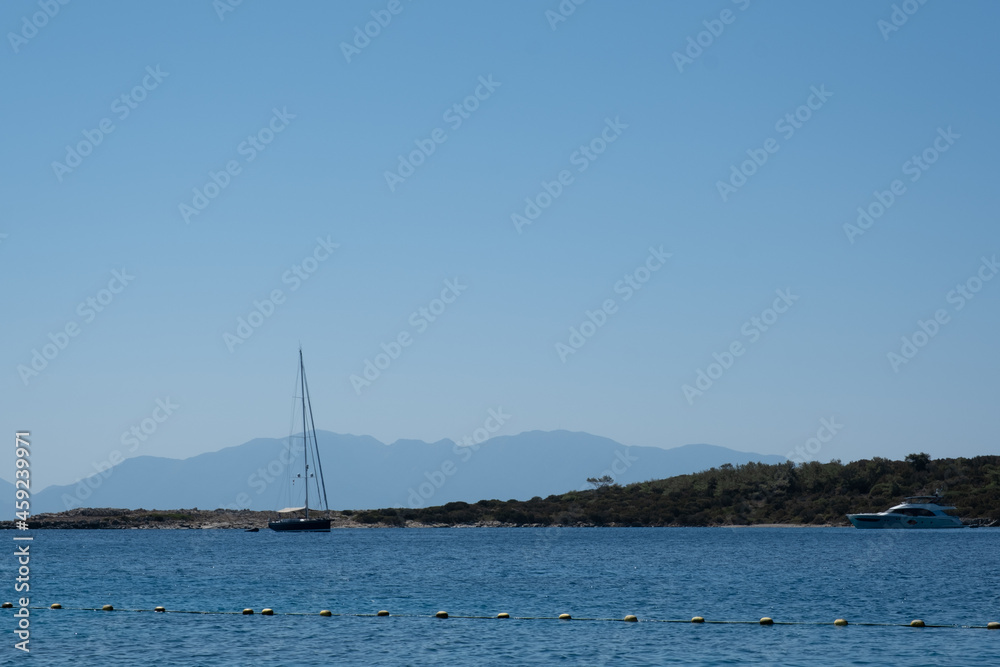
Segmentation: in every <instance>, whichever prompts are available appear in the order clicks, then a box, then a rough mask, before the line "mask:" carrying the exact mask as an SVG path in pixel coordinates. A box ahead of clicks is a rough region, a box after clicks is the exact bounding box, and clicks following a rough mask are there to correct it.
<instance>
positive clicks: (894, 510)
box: [847, 494, 965, 528]
mask: <svg viewBox="0 0 1000 667" xmlns="http://www.w3.org/2000/svg"><path fill="white" fill-rule="evenodd" d="M954 509H955V508H954V507H952V506H951V505H946V504H945V503H944V501H943V500H942V499H941V496H939V495H937V494H935V495H933V496H910V497H909V498H906V499H904V502H902V503H900V504H899V505H896V506H894V507H890V508H889V509H887V510H886V511H884V512H879V513H878V514H848V515H847V518H848V519H849V520H850V522H851V523H852V524H854V527H855V528H965V525H964V524H963V523H962V520H961V519H959V518H958V517H957V516H954V515H951V514H948V513H947V512H948V511H949V510H954Z"/></svg>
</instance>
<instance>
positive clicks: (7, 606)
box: [0, 602, 14, 609]
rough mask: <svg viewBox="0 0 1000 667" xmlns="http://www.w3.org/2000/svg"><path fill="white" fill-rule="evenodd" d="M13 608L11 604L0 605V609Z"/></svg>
mask: <svg viewBox="0 0 1000 667" xmlns="http://www.w3.org/2000/svg"><path fill="white" fill-rule="evenodd" d="M13 606H14V603H13V602H4V603H3V604H0V609H10V608H11V607H13Z"/></svg>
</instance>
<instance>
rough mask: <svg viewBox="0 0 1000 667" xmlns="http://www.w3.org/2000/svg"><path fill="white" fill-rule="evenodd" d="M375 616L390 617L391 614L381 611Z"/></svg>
mask: <svg viewBox="0 0 1000 667" xmlns="http://www.w3.org/2000/svg"><path fill="white" fill-rule="evenodd" d="M375 615H376V616H388V615H389V612H387V611H386V610H385V609H381V610H379V612H378V613H377V614H375Z"/></svg>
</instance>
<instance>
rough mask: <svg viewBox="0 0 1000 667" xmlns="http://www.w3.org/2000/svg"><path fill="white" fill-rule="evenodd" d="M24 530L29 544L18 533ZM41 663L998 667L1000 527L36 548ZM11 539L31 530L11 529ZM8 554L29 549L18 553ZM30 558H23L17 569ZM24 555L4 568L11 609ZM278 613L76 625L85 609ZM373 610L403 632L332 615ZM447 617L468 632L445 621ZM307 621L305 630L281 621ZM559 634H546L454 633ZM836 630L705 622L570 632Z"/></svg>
mask: <svg viewBox="0 0 1000 667" xmlns="http://www.w3.org/2000/svg"><path fill="white" fill-rule="evenodd" d="M22 534H23V533H22ZM32 534H33V535H34V541H33V542H32V543H31V555H32V559H31V575H30V576H31V592H30V598H31V604H32V606H36V607H48V605H49V604H50V603H53V602H59V603H61V604H62V605H63V606H64V607H66V609H62V610H49V609H37V610H32V616H31V633H32V634H31V643H30V647H31V655H30V657H29V656H26V655H24V654H23V653H22V652H21V651H18V650H15V649H14V648H13V644H14V642H15V641H16V638H15V637H14V635H13V632H12V631H13V629H14V627H15V626H14V621H15V619H14V618H13V614H12V610H3V613H2V614H0V618H3V619H4V620H2V621H0V623H2V624H4V625H6V628H4V632H3V635H4V636H5V637H6V639H7V641H6V645H5V646H4V647H3V648H2V649H0V656H3V657H2V660H0V661H2V662H3V663H5V664H21V663H23V664H28V662H27V661H28V660H30V662H31V664H34V665H50V664H60V665H61V664H70V663H73V664H101V665H119V664H121V665H134V664H145V663H149V662H154V661H155V662H157V663H161V664H176V665H259V664H274V665H440V664H447V665H500V664H502V665H548V664H560V665H669V664H701V665H735V664H750V663H753V664H767V665H816V664H823V665H839V664H843V665H998V664H1000V631H990V630H985V629H969V628H923V629H917V628H909V627H865V626H858V625H851V626H848V627H835V626H833V625H832V622H833V620H834V619H836V618H846V619H848V620H849V621H851V622H852V623H858V622H877V623H909V622H910V621H911V620H912V619H915V618H920V619H923V620H924V621H925V622H926V623H928V624H958V625H979V626H984V625H985V624H986V623H987V622H988V621H1000V581H998V578H1000V574H998V558H997V556H998V554H1000V530H991V529H983V530H964V531H859V530H855V529H837V528H815V529H813V528H801V529H788V528H712V529H708V528H704V529H684V528H668V529H662V528H661V529H641V528H558V529H556V528H537V529H532V528H512V529H507V528H482V529H456V528H452V529H446V528H445V529H370V530H364V529H358V530H335V531H334V532H332V533H329V534H288V533H284V534H278V533H274V532H271V531H261V532H260V533H244V532H241V531H224V530H149V531H140V530H128V531H116V530H106V531H78V530H62V531H59V530H51V531H32ZM6 536H7V537H6V538H5V539H8V540H10V539H11V537H13V531H8V532H6ZM11 543H12V542H11ZM13 550H14V549H13V548H10V549H9V552H11V553H12V552H13ZM16 567H17V563H16V559H15V558H14V557H12V556H8V557H6V558H3V559H0V577H4V578H5V579H6V580H7V581H8V582H10V583H9V584H6V585H5V586H4V590H7V591H8V593H7V594H6V595H5V596H4V599H8V600H13V598H15V593H13V583H14V578H15V576H16ZM103 604H112V605H114V606H115V607H116V609H148V610H151V609H152V608H153V607H154V606H157V605H163V606H165V607H166V608H167V609H177V610H197V611H239V610H242V609H243V608H244V607H251V608H253V609H255V610H256V611H257V612H259V611H260V610H261V609H262V608H264V607H271V608H273V609H274V610H275V612H276V615H275V616H272V617H265V616H261V615H259V613H258V614H255V615H253V616H242V615H220V614H214V615H202V614H174V613H169V614H155V613H152V612H148V613H134V612H128V611H114V612H102V611H78V610H74V609H72V608H73V607H98V608H99V607H100V606H101V605H103ZM320 609H330V610H331V611H333V612H334V613H343V614H372V613H374V612H376V611H378V610H379V609H386V610H389V611H390V612H391V613H392V614H399V615H403V616H390V617H388V618H384V617H383V618H375V617H357V616H334V617H332V618H324V617H320V616H319V615H318V612H319V610H320ZM438 610H445V611H448V612H449V614H451V615H452V618H449V619H447V620H442V619H437V618H433V617H432V616H433V614H434V613H435V612H437V611H438ZM285 612H303V613H305V614H308V615H302V616H299V615H284V613H285ZM498 612H508V613H510V614H511V616H512V617H519V616H522V617H538V616H542V617H550V618H549V619H544V620H519V619H516V618H512V619H509V620H500V619H495V618H489V619H464V618H455V616H490V617H493V616H495V615H496V614H497V613H498ZM561 613H568V614H571V615H572V616H573V617H574V619H581V618H614V619H620V618H622V617H623V616H625V615H626V614H635V615H637V616H638V617H639V618H640V619H641V621H646V620H647V619H678V620H683V619H690V618H691V617H692V616H695V615H700V616H704V617H705V618H706V619H707V620H710V621H714V620H728V621H757V620H758V619H759V618H760V617H762V616H770V617H772V618H774V619H775V621H778V622H782V621H802V622H821V623H824V625H775V626H772V627H762V626H760V625H758V624H756V623H751V624H744V625H735V624H734V625H716V624H704V625H694V624H690V623H654V622H640V623H622V622H608V621H588V620H571V621H559V620H552V618H551V617H555V616H558V615H559V614H561Z"/></svg>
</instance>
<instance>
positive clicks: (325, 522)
mask: <svg viewBox="0 0 1000 667" xmlns="http://www.w3.org/2000/svg"><path fill="white" fill-rule="evenodd" d="M299 382H300V389H301V391H302V440H303V443H302V444H303V447H302V453H303V457H302V465H303V468H302V472H301V473H296V474H294V475H293V476H292V483H293V485H294V483H295V481H296V480H302V482H303V483H304V484H305V487H306V488H305V492H306V504H305V506H304V507H286V508H285V509H283V510H278V513H279V514H297V513H298V512H302V511H305V516H304V517H301V516H289V517H287V518H284V519H279V520H277V521H268V522H267V527H268V528H270V529H271V530H279V531H286V530H287V531H296V532H300V533H301V532H308V533H329V532H330V519H329V518H328V516H326V517H323V518H319V517H316V516H312V517H310V516H309V486H310V483H313V484H315V486H316V494H317V495H318V496H319V497H318V500H317V502H319V503H321V504H322V505H323V509H324V511H325V512H326V513H327V515H329V512H330V507H329V504H328V503H327V500H326V483H325V482H324V481H323V465H322V463H320V460H319V443H318V442H317V440H316V424H315V423H314V422H313V414H312V402H311V401H310V400H309V383H308V382H307V381H306V365H305V362H304V361H303V360H302V348H301V347H300V348H299ZM310 454H311V455H312V459H313V460H314V461H315V463H316V469H315V472H314V471H313V469H312V466H310V464H309V457H310Z"/></svg>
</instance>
